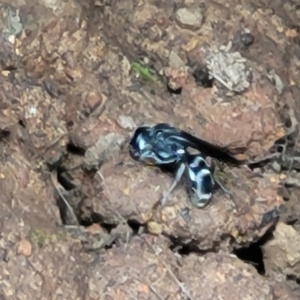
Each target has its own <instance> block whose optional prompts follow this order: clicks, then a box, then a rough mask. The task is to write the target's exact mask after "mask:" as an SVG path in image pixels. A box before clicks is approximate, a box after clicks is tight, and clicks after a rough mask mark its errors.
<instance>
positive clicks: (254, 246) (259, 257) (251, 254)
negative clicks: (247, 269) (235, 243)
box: [233, 226, 275, 276]
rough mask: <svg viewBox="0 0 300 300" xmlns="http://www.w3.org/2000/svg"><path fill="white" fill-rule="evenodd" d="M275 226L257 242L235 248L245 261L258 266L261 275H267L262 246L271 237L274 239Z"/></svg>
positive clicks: (236, 252)
mask: <svg viewBox="0 0 300 300" xmlns="http://www.w3.org/2000/svg"><path fill="white" fill-rule="evenodd" d="M274 228H275V226H272V227H271V228H270V229H269V230H268V231H267V232H266V233H265V234H264V235H263V236H262V237H261V238H260V239H259V240H258V241H257V242H255V243H251V244H250V245H249V246H247V247H242V248H239V249H235V250H234V251H233V254H235V255H236V256H237V257H238V258H239V259H241V260H242V261H244V262H245V263H249V264H251V265H253V267H255V268H256V270H257V272H258V273H259V274H260V275H263V276H264V275H265V266H264V261H263V253H262V250H261V247H262V246H263V245H264V244H265V243H266V242H268V241H270V240H271V239H273V231H274Z"/></svg>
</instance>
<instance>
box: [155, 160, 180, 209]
mask: <svg viewBox="0 0 300 300" xmlns="http://www.w3.org/2000/svg"><path fill="white" fill-rule="evenodd" d="M184 171H185V165H184V164H183V163H182V164H181V165H180V166H179V168H178V169H177V171H176V175H175V179H174V181H173V183H172V185H171V186H170V188H169V189H168V191H167V193H166V195H165V196H164V197H163V199H162V200H161V206H165V205H166V203H167V201H168V198H169V197H170V194H171V193H172V192H173V190H174V189H175V188H176V186H177V185H178V183H179V181H180V179H181V178H182V175H183V173H184Z"/></svg>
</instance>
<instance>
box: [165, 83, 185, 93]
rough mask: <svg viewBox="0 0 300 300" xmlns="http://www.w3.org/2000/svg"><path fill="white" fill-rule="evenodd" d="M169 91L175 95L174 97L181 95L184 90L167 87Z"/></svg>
mask: <svg viewBox="0 0 300 300" xmlns="http://www.w3.org/2000/svg"><path fill="white" fill-rule="evenodd" d="M167 90H168V92H169V93H171V94H173V95H181V92H182V88H179V89H176V90H174V89H172V88H170V87H169V85H167Z"/></svg>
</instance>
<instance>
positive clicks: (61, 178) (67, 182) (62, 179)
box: [57, 166, 76, 191]
mask: <svg viewBox="0 0 300 300" xmlns="http://www.w3.org/2000/svg"><path fill="white" fill-rule="evenodd" d="M68 177H69V176H68V173H67V170H66V168H65V167H63V166H58V167H57V181H58V182H59V183H60V185H61V186H63V187H64V189H65V190H66V191H70V190H73V189H75V188H76V186H75V185H74V184H73V183H72V181H71V179H69V178H68Z"/></svg>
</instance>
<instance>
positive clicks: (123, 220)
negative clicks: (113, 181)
mask: <svg viewBox="0 0 300 300" xmlns="http://www.w3.org/2000/svg"><path fill="white" fill-rule="evenodd" d="M97 174H98V175H99V177H100V178H101V180H102V182H103V184H104V185H105V187H106V190H107V193H108V195H109V198H110V199H112V195H111V192H110V189H109V188H108V186H107V184H106V181H105V178H104V176H103V174H102V173H101V171H100V170H98V171H97ZM115 213H116V215H117V217H118V218H119V219H120V220H121V221H122V222H123V224H127V221H126V219H125V218H124V217H123V216H122V215H121V214H120V213H119V212H118V211H115ZM129 239H130V232H129V230H127V235H126V243H125V247H124V250H125V251H126V250H127V247H128V243H129Z"/></svg>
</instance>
